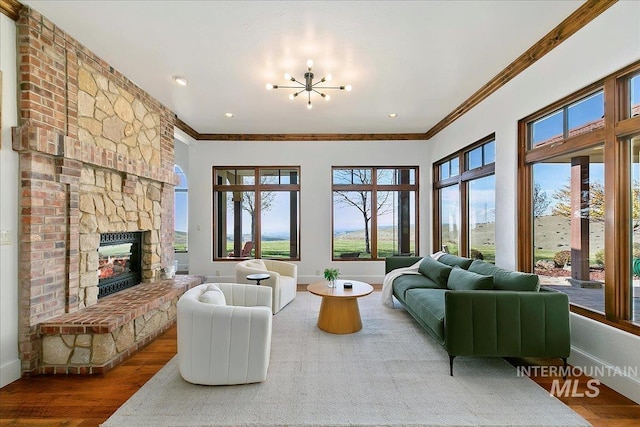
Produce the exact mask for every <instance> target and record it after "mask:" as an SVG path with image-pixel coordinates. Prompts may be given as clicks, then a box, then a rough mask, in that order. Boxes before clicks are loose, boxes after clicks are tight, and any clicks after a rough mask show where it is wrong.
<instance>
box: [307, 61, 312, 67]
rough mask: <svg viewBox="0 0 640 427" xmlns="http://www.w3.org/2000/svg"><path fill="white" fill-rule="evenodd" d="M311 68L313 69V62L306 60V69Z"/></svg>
mask: <svg viewBox="0 0 640 427" xmlns="http://www.w3.org/2000/svg"><path fill="white" fill-rule="evenodd" d="M311 67H313V61H312V60H310V59H308V60H307V68H311Z"/></svg>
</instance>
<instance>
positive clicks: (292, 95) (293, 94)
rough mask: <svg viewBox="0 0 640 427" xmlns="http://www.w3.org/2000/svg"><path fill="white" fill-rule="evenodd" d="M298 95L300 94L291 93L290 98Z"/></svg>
mask: <svg viewBox="0 0 640 427" xmlns="http://www.w3.org/2000/svg"><path fill="white" fill-rule="evenodd" d="M296 96H298V94H297V93H292V94H291V95H289V99H293V98H295V97H296Z"/></svg>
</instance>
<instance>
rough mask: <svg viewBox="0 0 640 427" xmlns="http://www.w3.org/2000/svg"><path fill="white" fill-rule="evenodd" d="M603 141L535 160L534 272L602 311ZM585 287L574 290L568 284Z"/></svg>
mask: <svg viewBox="0 0 640 427" xmlns="http://www.w3.org/2000/svg"><path fill="white" fill-rule="evenodd" d="M603 148H604V147H603V145H602V144H598V145H596V146H593V147H589V148H586V149H584V150H580V151H574V152H572V153H570V154H566V155H561V156H554V157H551V158H549V159H546V160H544V161H541V162H538V163H535V164H533V167H532V170H533V185H534V188H537V192H534V200H533V203H534V205H533V211H534V217H533V247H534V249H533V250H534V261H535V263H534V272H535V273H536V274H538V276H539V277H540V283H541V284H542V285H549V287H552V288H555V289H558V290H561V291H562V290H565V291H568V292H572V293H571V294H570V299H571V301H572V302H573V303H574V304H579V305H581V306H583V307H587V308H589V309H591V310H594V311H598V312H601V313H604V288H603V287H602V282H603V280H604V266H605V264H604V212H605V207H604V199H605V194H604V164H603ZM568 285H573V286H574V287H575V288H576V289H583V288H584V289H587V288H588V289H589V291H588V292H587V291H584V292H583V291H578V292H573V291H574V289H573V288H572V289H568V288H567V286H568Z"/></svg>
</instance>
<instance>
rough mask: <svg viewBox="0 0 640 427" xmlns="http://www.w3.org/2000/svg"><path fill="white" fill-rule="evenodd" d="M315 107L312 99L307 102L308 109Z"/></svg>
mask: <svg viewBox="0 0 640 427" xmlns="http://www.w3.org/2000/svg"><path fill="white" fill-rule="evenodd" d="M312 108H313V105H311V101H309V102H307V109H309V110H311V109H312Z"/></svg>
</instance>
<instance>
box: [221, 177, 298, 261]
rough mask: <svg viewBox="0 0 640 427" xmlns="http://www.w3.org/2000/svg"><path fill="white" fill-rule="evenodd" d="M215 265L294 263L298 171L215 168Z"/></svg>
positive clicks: (296, 245) (295, 257)
mask: <svg viewBox="0 0 640 427" xmlns="http://www.w3.org/2000/svg"><path fill="white" fill-rule="evenodd" d="M213 195H214V198H213V199H214V202H213V208H214V259H215V260H221V259H238V258H270V259H294V260H295V259H299V257H300V256H299V253H300V248H299V241H300V240H299V223H300V215H299V212H300V202H299V200H300V168H299V167H291V166H285V167H214V168H213Z"/></svg>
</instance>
